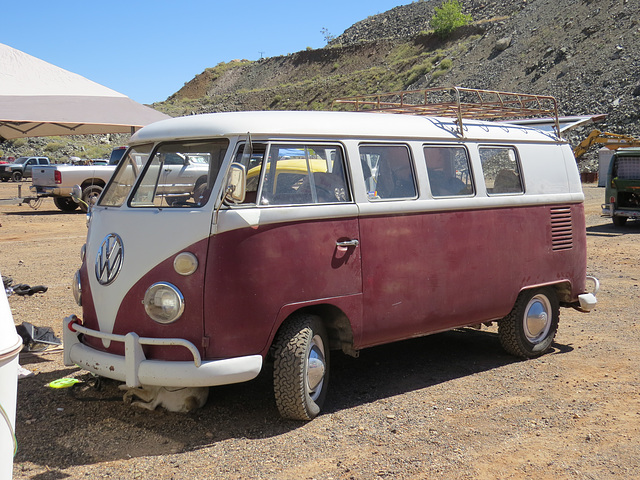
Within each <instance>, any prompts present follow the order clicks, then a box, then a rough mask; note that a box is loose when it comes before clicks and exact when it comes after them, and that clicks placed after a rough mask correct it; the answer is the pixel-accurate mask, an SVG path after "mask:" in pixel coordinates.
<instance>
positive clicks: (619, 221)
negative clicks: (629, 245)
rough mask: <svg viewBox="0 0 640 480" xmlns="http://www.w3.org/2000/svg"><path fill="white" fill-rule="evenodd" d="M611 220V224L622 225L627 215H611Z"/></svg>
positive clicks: (625, 221)
mask: <svg viewBox="0 0 640 480" xmlns="http://www.w3.org/2000/svg"><path fill="white" fill-rule="evenodd" d="M611 220H613V224H614V225H615V226H616V227H624V225H625V223H627V217H619V216H616V217H611Z"/></svg>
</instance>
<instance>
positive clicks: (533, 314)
mask: <svg viewBox="0 0 640 480" xmlns="http://www.w3.org/2000/svg"><path fill="white" fill-rule="evenodd" d="M552 316H553V312H552V311H551V303H550V302H549V299H548V298H547V297H546V296H544V295H536V296H534V297H533V298H532V299H531V300H529V303H528V304H527V308H526V309H525V314H524V335H525V336H526V337H527V340H529V341H530V342H531V343H537V342H539V341H541V340H543V339H544V338H545V337H546V336H547V334H548V333H549V329H550V328H551V319H552Z"/></svg>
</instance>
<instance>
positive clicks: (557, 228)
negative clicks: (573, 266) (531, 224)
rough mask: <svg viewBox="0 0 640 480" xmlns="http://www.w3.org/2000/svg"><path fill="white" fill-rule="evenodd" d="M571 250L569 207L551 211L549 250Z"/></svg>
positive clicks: (571, 226)
mask: <svg viewBox="0 0 640 480" xmlns="http://www.w3.org/2000/svg"><path fill="white" fill-rule="evenodd" d="M570 248H573V224H572V221H571V208H570V207H554V208H552V209H551V249H552V250H567V249H570Z"/></svg>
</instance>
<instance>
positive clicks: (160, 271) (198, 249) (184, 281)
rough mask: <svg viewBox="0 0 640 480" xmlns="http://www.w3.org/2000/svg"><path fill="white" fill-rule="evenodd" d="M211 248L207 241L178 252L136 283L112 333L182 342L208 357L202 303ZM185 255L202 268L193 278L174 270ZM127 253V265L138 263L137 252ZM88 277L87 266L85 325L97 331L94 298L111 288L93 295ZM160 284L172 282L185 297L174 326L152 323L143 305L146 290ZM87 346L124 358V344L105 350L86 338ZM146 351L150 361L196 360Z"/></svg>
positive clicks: (179, 352)
mask: <svg viewBox="0 0 640 480" xmlns="http://www.w3.org/2000/svg"><path fill="white" fill-rule="evenodd" d="M207 244H208V241H207V240H202V241H200V242H197V243H195V244H193V245H191V246H189V247H188V248H185V249H183V250H180V251H179V252H176V254H175V255H172V256H171V257H169V258H167V259H166V260H164V261H163V262H161V263H159V264H158V265H157V266H156V267H154V268H152V269H151V270H150V271H149V272H147V273H146V274H145V275H144V276H143V277H142V278H141V279H140V280H139V281H138V282H136V283H135V284H134V286H133V287H132V288H131V289H130V290H129V291H128V292H127V294H126V295H125V297H124V299H123V300H122V303H121V305H120V308H119V309H118V313H117V315H116V321H115V324H114V329H113V332H112V333H115V334H118V335H126V334H127V333H129V332H135V333H136V334H137V335H139V336H140V337H151V338H182V339H185V340H188V341H190V342H191V343H193V344H194V345H195V346H196V347H197V348H198V349H199V351H200V354H201V355H202V356H204V354H205V351H204V349H203V331H204V329H203V312H202V303H203V296H204V291H203V285H204V274H205V270H206V267H205V265H206V258H207ZM183 251H188V252H191V253H193V254H194V255H195V256H196V257H197V258H198V262H199V267H198V269H197V270H196V272H195V273H194V274H192V275H189V276H183V275H180V274H178V273H177V272H176V271H175V269H174V268H173V260H174V259H175V256H176V255H177V254H178V253H180V252H183ZM127 253H129V255H127V262H135V252H127ZM86 275H87V273H86V266H83V277H82V285H83V295H82V297H83V301H82V303H83V315H84V318H83V322H84V325H85V326H87V327H88V328H91V329H96V330H97V329H98V321H97V317H96V312H95V307H94V304H93V295H100V294H104V295H108V294H109V291H108V289H109V286H106V287H103V286H100V287H99V288H98V290H97V291H96V292H91V291H90V290H89V288H88V285H89V283H88V282H87V281H86ZM116 281H117V280H116ZM156 282H169V283H171V284H173V285H175V286H176V287H177V288H178V290H180V292H182V294H183V295H184V298H185V309H184V313H183V314H182V316H181V317H180V318H179V319H178V320H176V321H175V322H173V323H170V324H166V325H163V324H160V323H157V322H155V321H154V320H152V319H151V318H150V317H149V316H148V315H147V314H146V312H145V310H144V305H143V304H142V300H143V298H144V294H145V292H146V290H147V289H148V288H149V287H150V286H151V285H153V284H154V283H156ZM85 290H86V291H85ZM114 301H117V299H114ZM84 343H86V344H88V345H91V346H92V347H94V348H96V349H98V350H102V351H107V352H109V353H113V354H117V355H124V344H123V343H121V342H111V344H110V346H109V348H105V347H104V346H103V345H102V341H101V340H99V339H96V338H90V337H86V338H85V340H84ZM143 351H144V353H145V356H146V357H147V358H148V359H162V360H176V361H177V360H191V359H192V358H193V357H192V356H191V354H190V353H189V352H188V350H186V349H185V348H183V347H175V346H168V347H158V346H143Z"/></svg>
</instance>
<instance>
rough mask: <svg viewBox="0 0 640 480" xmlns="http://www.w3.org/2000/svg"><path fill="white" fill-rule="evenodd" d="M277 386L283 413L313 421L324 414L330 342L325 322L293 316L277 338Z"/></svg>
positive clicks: (278, 400)
mask: <svg viewBox="0 0 640 480" xmlns="http://www.w3.org/2000/svg"><path fill="white" fill-rule="evenodd" d="M274 346H275V359H274V364H273V388H274V393H275V398H276V404H277V406H278V410H279V411H280V415H282V416H283V417H284V418H289V419H292V420H311V419H312V418H314V417H316V416H317V415H318V413H320V408H322V404H323V403H324V399H325V397H326V395H327V387H328V383H329V343H328V338H327V333H326V330H325V328H324V325H323V324H322V321H321V320H320V319H319V318H318V317H316V316H313V315H297V316H295V317H292V318H291V319H290V320H289V321H288V322H287V323H286V324H285V325H284V326H283V327H282V328H281V329H280V331H279V332H278V335H277V337H276V339H275V341H274Z"/></svg>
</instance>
